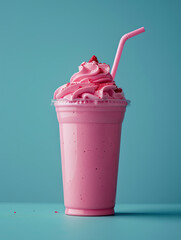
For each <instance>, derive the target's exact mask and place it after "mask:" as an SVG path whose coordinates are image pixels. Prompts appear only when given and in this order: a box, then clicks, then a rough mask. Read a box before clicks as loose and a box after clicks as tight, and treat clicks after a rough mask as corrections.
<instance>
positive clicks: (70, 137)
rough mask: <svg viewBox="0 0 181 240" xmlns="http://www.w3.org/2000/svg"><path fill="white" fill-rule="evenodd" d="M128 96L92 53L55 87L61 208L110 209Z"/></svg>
mask: <svg viewBox="0 0 181 240" xmlns="http://www.w3.org/2000/svg"><path fill="white" fill-rule="evenodd" d="M127 104H128V101H127V100H126V99H125V97H124V94H123V91H122V89H121V88H118V87H117V86H116V84H115V82H114V80H113V78H112V75H111V74H110V67H109V65H108V64H105V63H99V62H98V60H97V58H96V57H95V56H93V57H92V58H91V59H90V60H89V62H83V63H82V64H81V65H80V66H79V72H77V73H75V74H74V75H73V76H72V77H71V79H70V83H67V84H65V85H63V86H61V87H59V88H58V89H57V90H56V91H55V93H54V105H55V108H56V112H57V117H58V121H59V129H60V143H61V160H62V173H63V189H64V204H65V207H66V210H65V213H66V214H68V215H82V216H100V215H112V214H114V206H115V197H116V185H117V174H118V162H119V150H120V138H121V127H122V122H123V119H124V114H125V110H126V106H127Z"/></svg>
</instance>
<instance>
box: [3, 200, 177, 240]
mask: <svg viewBox="0 0 181 240" xmlns="http://www.w3.org/2000/svg"><path fill="white" fill-rule="evenodd" d="M14 211H16V213H13V212H14ZM54 211H59V213H54ZM0 239H3V240H10V239H18V240H24V239H26V240H29V239H31V240H32V239H34V240H36V239H38V240H41V239H44V240H46V239H47V240H50V239H51V240H56V239H66V240H69V239H72V240H73V239H74V240H81V239H86V240H89V239H90V240H92V239H99V240H101V239H102V240H107V239H109V240H110V239H115V240H117V239H119V240H120V239H124V240H127V239H139V240H142V239H143V240H147V239H150V240H153V239H164V240H167V239H169V240H170V239H174V240H177V239H178V240H180V239H181V205H119V206H117V207H116V215H115V216H109V217H72V216H66V215H65V214H64V208H63V205H60V204H1V205H0Z"/></svg>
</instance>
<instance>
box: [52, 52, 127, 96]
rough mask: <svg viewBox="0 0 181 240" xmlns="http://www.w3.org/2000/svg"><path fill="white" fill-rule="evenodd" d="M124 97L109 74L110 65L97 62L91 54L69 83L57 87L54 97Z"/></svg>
mask: <svg viewBox="0 0 181 240" xmlns="http://www.w3.org/2000/svg"><path fill="white" fill-rule="evenodd" d="M62 98H63V99H67V100H75V99H83V100H84V99H91V100H94V99H125V98H124V93H123V91H122V89H121V88H118V87H117V86H116V84H115V82H114V81H113V78H112V76H111V74H110V66H109V65H108V64H105V63H99V62H98V60H97V58H96V57H95V56H93V57H92V58H91V59H90V60H89V62H83V63H82V64H81V65H80V66H79V72H77V73H75V74H74V75H73V76H72V77H71V79H70V83H66V84H65V85H63V86H61V87H59V88H58V89H57V90H56V91H55V93H54V99H62Z"/></svg>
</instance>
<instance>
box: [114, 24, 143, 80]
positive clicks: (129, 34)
mask: <svg viewBox="0 0 181 240" xmlns="http://www.w3.org/2000/svg"><path fill="white" fill-rule="evenodd" d="M142 32H145V29H144V27H141V28H138V29H136V30H134V31H132V32H129V33H126V34H125V35H123V36H122V38H121V40H120V42H119V45H118V49H117V52H116V56H115V59H114V63H113V66H112V70H111V75H112V77H113V80H114V78H115V75H116V71H117V68H118V65H119V60H120V58H121V54H122V51H123V47H124V44H125V42H126V40H128V39H129V38H132V37H134V36H136V35H138V34H140V33H142Z"/></svg>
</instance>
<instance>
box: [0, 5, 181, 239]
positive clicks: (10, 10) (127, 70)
mask: <svg viewBox="0 0 181 240" xmlns="http://www.w3.org/2000/svg"><path fill="white" fill-rule="evenodd" d="M180 12H181V1H177V0H176V1H170V0H169V1H168V0H159V1H144V0H137V1H135V0H127V1H125V0H112V1H108V0H100V1H97V0H91V1H85V0H78V1H57V0H32V1H24V0H16V1H14V0H8V1H0V33H1V36H0V103H1V118H0V121H1V122H0V133H1V134H0V146H1V148H0V156H1V161H0V189H1V197H0V201H8V202H11V201H12V202H18V201H21V202H60V201H62V200H63V194H62V180H61V165H60V150H59V132H58V123H57V119H56V114H55V110H54V108H53V107H52V106H50V101H51V99H52V96H53V92H54V90H55V89H56V88H57V87H58V86H59V85H62V84H64V83H66V82H67V81H69V79H70V76H71V75H72V74H73V73H74V72H76V71H77V70H78V65H79V64H80V63H81V62H82V61H84V60H89V58H90V57H91V56H92V55H93V54H95V55H97V57H98V59H99V60H100V61H101V62H106V63H109V64H110V65H112V63H113V59H114V56H115V53H116V48H117V45H118V42H119V39H120V37H121V36H122V35H123V34H125V33H127V32H129V31H132V30H134V29H136V28H139V27H141V26H145V28H146V32H145V33H144V34H141V35H139V36H137V37H135V38H134V39H129V40H128V41H127V43H126V45H125V48H124V50H123V54H122V58H121V63H120V66H119V69H118V72H117V75H116V79H115V80H116V82H117V84H118V85H119V86H120V87H122V88H123V89H124V91H125V94H126V97H127V98H128V99H130V100H131V101H132V104H131V106H130V107H129V108H128V109H127V112H126V117H125V121H124V124H123V132H122V146H121V156H120V168H119V180H118V194H117V202H121V203H162V202H163V203H181V191H180V183H181V174H180V169H181V161H180V159H181V148H180V139H181V124H180V122H181V108H180V89H181V81H180V79H181V67H180V66H181V47H180V43H181V31H180V22H181V14H180ZM106 221H109V220H106ZM130 234H131V233H130Z"/></svg>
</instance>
